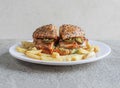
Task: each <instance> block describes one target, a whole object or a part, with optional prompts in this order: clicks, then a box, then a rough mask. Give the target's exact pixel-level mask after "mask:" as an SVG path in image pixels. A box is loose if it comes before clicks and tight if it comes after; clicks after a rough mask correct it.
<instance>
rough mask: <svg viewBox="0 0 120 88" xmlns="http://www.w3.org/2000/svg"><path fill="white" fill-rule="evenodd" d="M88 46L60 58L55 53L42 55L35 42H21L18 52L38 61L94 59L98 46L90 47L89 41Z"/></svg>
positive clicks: (17, 48)
mask: <svg viewBox="0 0 120 88" xmlns="http://www.w3.org/2000/svg"><path fill="white" fill-rule="evenodd" d="M85 44H86V45H85V46H83V47H82V48H79V49H77V52H76V53H75V54H70V55H64V56H60V55H59V53H57V52H53V53H52V54H51V55H50V54H45V53H42V50H37V49H36V47H35V46H34V44H33V42H27V41H23V42H21V46H17V47H16V50H17V51H18V52H20V53H23V54H24V55H26V56H27V57H30V58H33V59H37V60H45V61H78V60H83V59H87V58H90V57H94V56H95V55H96V53H97V52H98V51H99V47H98V46H93V45H90V44H89V42H88V41H87V42H86V43H85Z"/></svg>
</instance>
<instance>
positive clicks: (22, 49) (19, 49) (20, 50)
mask: <svg viewBox="0 0 120 88" xmlns="http://www.w3.org/2000/svg"><path fill="white" fill-rule="evenodd" d="M16 50H17V51H18V52H21V53H25V52H26V51H27V49H25V48H21V47H19V46H18V47H16Z"/></svg>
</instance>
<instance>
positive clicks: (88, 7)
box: [0, 0, 120, 40]
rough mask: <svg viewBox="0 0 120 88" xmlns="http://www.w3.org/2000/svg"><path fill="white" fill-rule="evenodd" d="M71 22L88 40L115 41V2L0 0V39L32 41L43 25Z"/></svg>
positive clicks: (118, 27)
mask: <svg viewBox="0 0 120 88" xmlns="http://www.w3.org/2000/svg"><path fill="white" fill-rule="evenodd" d="M49 23H52V24H55V25H57V26H59V25H61V24H63V23H71V24H76V25H79V26H81V27H82V28H83V29H85V31H86V34H87V37H89V38H90V39H111V40H113V39H116V40H117V39H119V38H118V37H119V36H120V1H119V0H0V39H6V38H9V39H11V38H14V39H17V38H19V39H20V38H22V39H30V38H32V37H31V35H32V32H33V31H34V30H35V28H37V27H39V26H41V25H43V24H49Z"/></svg>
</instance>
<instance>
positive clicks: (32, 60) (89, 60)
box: [9, 40, 111, 65]
mask: <svg viewBox="0 0 120 88" xmlns="http://www.w3.org/2000/svg"><path fill="white" fill-rule="evenodd" d="M26 41H32V40H26ZM89 41H91V42H97V43H101V44H102V45H104V46H105V47H107V49H108V52H107V53H106V54H104V55H102V56H99V57H97V58H96V57H93V58H89V59H85V60H79V61H63V62H58V61H44V60H37V59H32V58H29V57H26V56H25V57H23V58H21V57H20V56H17V55H15V54H14V53H13V52H12V51H14V52H17V51H15V50H14V49H15V47H16V46H18V45H20V43H21V42H18V43H15V44H14V45H12V46H11V47H10V48H9V53H10V55H11V56H13V57H14V58H16V59H18V60H22V61H25V62H30V63H35V64H44V65H77V64H83V63H91V62H95V61H98V60H100V59H103V58H104V57H106V56H108V55H109V54H110V53H111V48H110V46H109V45H107V44H106V43H103V42H100V41H95V40H89ZM17 53H19V52H17ZM21 54H22V53H21ZM23 55H24V54H23Z"/></svg>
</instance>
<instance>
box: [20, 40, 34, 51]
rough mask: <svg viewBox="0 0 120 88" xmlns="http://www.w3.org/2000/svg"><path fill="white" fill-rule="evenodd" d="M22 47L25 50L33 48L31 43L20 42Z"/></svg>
mask: <svg viewBox="0 0 120 88" xmlns="http://www.w3.org/2000/svg"><path fill="white" fill-rule="evenodd" d="M21 43H22V47H23V48H26V49H31V48H33V47H34V44H33V43H32V42H27V41H22V42H21Z"/></svg>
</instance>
